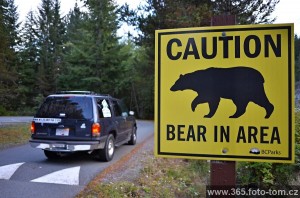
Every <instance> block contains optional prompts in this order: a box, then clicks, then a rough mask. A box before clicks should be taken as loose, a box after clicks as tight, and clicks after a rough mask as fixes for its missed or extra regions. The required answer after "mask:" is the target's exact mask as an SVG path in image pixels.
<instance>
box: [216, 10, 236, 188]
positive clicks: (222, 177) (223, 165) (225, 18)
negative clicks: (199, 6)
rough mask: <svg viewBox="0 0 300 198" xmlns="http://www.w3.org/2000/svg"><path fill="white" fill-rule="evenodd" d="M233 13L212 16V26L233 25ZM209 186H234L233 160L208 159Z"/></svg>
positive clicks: (234, 163) (234, 166) (234, 167)
mask: <svg viewBox="0 0 300 198" xmlns="http://www.w3.org/2000/svg"><path fill="white" fill-rule="evenodd" d="M235 20H236V19H235V15H220V16H213V17H212V19H211V25H212V26H222V25H235V23H236V22H235ZM210 185H211V186H235V185H236V162H235V161H215V160H212V161H210Z"/></svg>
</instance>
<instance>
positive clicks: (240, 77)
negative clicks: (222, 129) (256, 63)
mask: <svg viewBox="0 0 300 198" xmlns="http://www.w3.org/2000/svg"><path fill="white" fill-rule="evenodd" d="M264 81H265V80H264V77H263V76H262V74H261V73H260V72H259V71H257V70H255V69H253V68H250V67H245V66H238V67H232V68H215V67H211V68H208V69H205V70H197V71H194V72H192V73H187V74H184V75H182V74H181V75H180V77H179V79H177V81H176V82H175V84H174V85H173V86H172V87H171V89H170V90H171V91H178V90H181V91H183V90H186V89H190V90H193V91H195V92H197V93H198V96H197V97H196V98H195V99H194V100H193V102H192V104H191V107H192V111H195V109H196V107H197V105H198V104H201V103H206V102H207V103H208V105H209V109H210V112H209V113H208V114H207V115H205V116H204V117H206V118H211V117H212V116H213V115H214V114H215V113H216V111H217V108H218V106H219V103H220V100H221V98H225V99H231V100H232V101H233V103H234V104H235V105H236V112H235V114H234V115H232V116H230V118H238V117H240V116H241V115H243V114H244V113H245V112H246V108H247V105H248V103H249V102H253V103H255V104H257V105H259V106H261V107H263V108H264V109H265V110H266V116H265V118H269V117H270V116H271V114H272V113H273V110H274V106H273V105H272V104H271V103H270V101H269V100H268V98H267V96H266V93H265V90H264Z"/></svg>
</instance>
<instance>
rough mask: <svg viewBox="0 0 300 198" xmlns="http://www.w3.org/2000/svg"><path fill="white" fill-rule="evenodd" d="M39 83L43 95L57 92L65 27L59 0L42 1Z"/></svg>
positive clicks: (39, 33)
mask: <svg viewBox="0 0 300 198" xmlns="http://www.w3.org/2000/svg"><path fill="white" fill-rule="evenodd" d="M37 30H38V31H37V38H38V40H37V45H38V49H39V51H38V56H37V57H38V83H39V90H40V92H41V93H42V94H43V95H48V94H50V93H53V92H55V91H56V90H57V78H58V74H59V72H60V69H61V64H62V44H63V42H64V34H65V26H64V23H63V20H62V18H61V16H60V2H59V0H42V5H41V7H40V8H39V16H38V18H37Z"/></svg>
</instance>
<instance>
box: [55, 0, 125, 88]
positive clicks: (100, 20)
mask: <svg viewBox="0 0 300 198" xmlns="http://www.w3.org/2000/svg"><path fill="white" fill-rule="evenodd" d="M84 3H85V6H86V7H87V8H88V11H87V12H86V13H81V12H80V10H79V8H78V7H75V8H74V10H73V11H72V12H71V13H70V15H69V24H68V29H67V35H70V37H69V38H68V42H67V44H66V54H65V60H66V64H67V67H66V69H67V70H66V71H65V72H66V73H72V74H74V75H71V76H70V75H69V76H68V77H67V78H66V76H65V78H64V80H65V82H67V83H66V84H67V85H68V86H69V87H71V88H74V87H77V88H78V89H88V90H94V91H96V92H101V93H105V92H107V93H110V94H117V93H118V90H119V89H120V87H118V86H116V85H117V82H118V80H119V76H120V72H122V68H120V67H121V64H120V63H121V61H122V60H121V58H120V56H119V53H120V45H119V43H118V38H117V36H116V31H117V29H118V22H117V20H116V19H117V16H116V11H115V10H116V7H115V5H114V3H113V1H112V0H89V1H85V2H84ZM74 29H75V31H73V30H74ZM74 32H76V34H74ZM72 82H77V83H76V85H74V84H72ZM60 84H62V83H60Z"/></svg>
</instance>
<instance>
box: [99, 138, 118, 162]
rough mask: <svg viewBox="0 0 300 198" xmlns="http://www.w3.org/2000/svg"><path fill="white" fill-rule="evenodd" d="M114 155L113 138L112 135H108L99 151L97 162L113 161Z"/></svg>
mask: <svg viewBox="0 0 300 198" xmlns="http://www.w3.org/2000/svg"><path fill="white" fill-rule="evenodd" d="M114 154H115V138H114V136H113V134H109V135H108V137H107V139H106V142H105V147H104V149H100V150H99V160H100V161H105V162H109V161H111V160H112V159H113V157H114Z"/></svg>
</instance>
